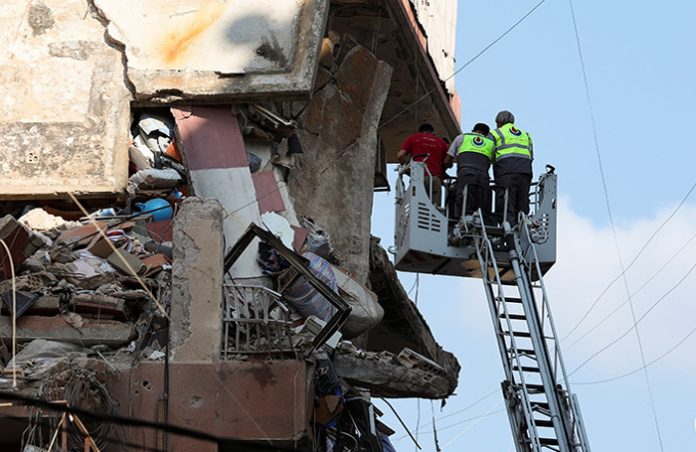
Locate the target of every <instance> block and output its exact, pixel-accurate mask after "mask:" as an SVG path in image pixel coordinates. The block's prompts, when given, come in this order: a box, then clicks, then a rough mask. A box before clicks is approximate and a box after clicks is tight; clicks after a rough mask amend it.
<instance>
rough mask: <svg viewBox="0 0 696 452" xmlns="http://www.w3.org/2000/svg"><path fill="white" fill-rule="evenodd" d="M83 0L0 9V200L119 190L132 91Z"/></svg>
mask: <svg viewBox="0 0 696 452" xmlns="http://www.w3.org/2000/svg"><path fill="white" fill-rule="evenodd" d="M121 59H122V55H121V52H120V51H119V50H118V49H116V48H114V47H113V46H111V45H109V44H107V43H106V42H105V40H104V26H103V25H102V23H100V21H99V18H98V16H97V15H96V13H95V11H93V9H92V7H91V5H90V3H89V2H88V1H86V0H44V1H41V0H32V1H29V0H20V1H13V2H4V4H3V7H2V8H1V9H0V110H2V112H3V115H2V116H0V162H2V163H0V176H1V177H0V199H1V198H5V199H7V198H21V197H28V196H30V195H36V194H43V195H52V194H54V193H55V192H57V191H59V192H67V191H74V192H78V193H79V192H82V193H104V192H106V193H109V192H116V191H120V190H122V189H123V188H125V185H126V182H127V176H128V174H127V169H128V168H127V165H128V136H127V130H128V124H129V121H130V100H131V95H130V92H129V91H128V89H127V86H126V82H125V81H124V74H123V65H122V61H121Z"/></svg>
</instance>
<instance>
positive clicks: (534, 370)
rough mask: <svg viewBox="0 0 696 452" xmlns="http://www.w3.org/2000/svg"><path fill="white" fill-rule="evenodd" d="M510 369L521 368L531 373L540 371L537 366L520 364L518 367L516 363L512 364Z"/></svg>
mask: <svg viewBox="0 0 696 452" xmlns="http://www.w3.org/2000/svg"><path fill="white" fill-rule="evenodd" d="M512 370H522V372H532V373H537V374H538V373H541V371H540V370H539V368H538V367H531V366H522V367H519V366H518V365H517V364H515V365H514V366H512Z"/></svg>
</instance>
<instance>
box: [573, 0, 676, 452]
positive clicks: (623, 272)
mask: <svg viewBox="0 0 696 452" xmlns="http://www.w3.org/2000/svg"><path fill="white" fill-rule="evenodd" d="M568 4H569V6H570V15H571V18H572V20H573V31H574V32H575V41H576V44H577V49H578V56H579V58H580V67H581V69H582V77H583V82H584V85H585V96H586V98H587V106H588V109H589V112H590V120H591V123H592V135H593V137H594V144H595V151H596V154H597V163H598V165H599V173H600V176H601V179H602V189H603V191H604V200H605V202H606V207H607V214H608V215H609V225H610V226H611V231H612V236H613V237H614V245H615V247H616V254H617V256H618V259H619V266H620V269H621V276H622V278H623V283H624V289H625V290H626V294H627V295H628V304H629V306H630V307H631V318H632V320H633V325H634V327H635V331H636V339H637V341H638V349H639V351H640V359H641V362H642V363H643V368H644V369H643V371H644V373H645V383H646V385H647V389H648V397H649V399H650V407H651V409H652V414H653V420H654V421H655V430H656V432H657V441H658V443H659V445H660V450H661V451H662V452H664V446H663V444H662V433H661V432H660V422H659V420H658V417H657V409H656V407H655V397H654V396H653V390H652V385H651V383H650V375H649V374H648V369H647V366H646V365H645V364H646V363H645V351H644V349H643V341H642V340H641V337H640V331H639V329H638V322H637V319H636V312H635V308H634V306H633V301H632V299H631V290H630V288H629V286H628V278H627V277H626V268H625V267H624V263H623V258H622V256H621V249H620V248H619V239H618V237H617V234H616V225H615V224H614V216H613V214H612V210H611V202H610V200H609V190H608V189H607V180H606V176H605V173H604V167H603V165H602V153H601V152H600V148H599V139H598V137H597V123H596V121H595V116H594V108H593V106H592V97H591V95H590V84H589V82H588V79H587V68H586V67H585V58H584V57H583V54H582V45H581V43H580V32H579V31H578V23H577V19H576V17H575V9H574V8H573V0H568Z"/></svg>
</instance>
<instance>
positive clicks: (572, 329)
mask: <svg viewBox="0 0 696 452" xmlns="http://www.w3.org/2000/svg"><path fill="white" fill-rule="evenodd" d="M694 189H696V182H695V183H694V184H693V185H692V186H691V188H690V189H689V191H688V192H687V193H686V195H684V197H683V198H682V199H681V201H679V204H678V205H677V207H675V208H674V210H673V211H672V213H670V214H669V216H667V218H665V220H664V221H663V222H662V223H661V224H660V226H658V228H657V229H655V231H653V233H652V234H651V235H650V237H648V239H647V240H646V241H645V243H643V246H642V247H641V248H640V250H638V253H636V255H635V256H634V257H633V259H632V260H631V262H629V263H628V265H627V266H626V268H625V270H624V271H623V272H621V273H619V274H618V275H616V277H615V278H614V279H612V280H611V282H610V283H609V284H608V285H607V286H606V287H605V288H604V289H603V290H602V292H601V293H600V294H599V296H597V298H595V300H594V301H593V302H592V305H591V306H590V308H589V309H588V310H587V311H586V312H585V314H584V315H583V316H582V318H581V319H580V320H578V321H577V323H576V324H575V325H574V326H573V327H572V328H571V329H570V331H569V332H568V333H566V335H565V337H564V338H563V339H562V340H561V341H565V340H566V339H568V337H569V336H570V335H571V334H573V332H574V331H575V330H576V329H578V327H579V326H580V325H581V324H582V323H583V322H584V321H585V319H587V317H588V316H589V315H590V313H591V312H592V311H593V310H594V308H595V307H596V306H597V304H598V303H599V300H601V299H602V297H603V296H604V295H605V294H606V293H607V291H608V290H609V289H610V288H611V287H612V286H613V285H614V284H615V283H616V281H618V280H619V279H621V278H622V277H623V276H624V274H625V272H627V271H628V270H629V269H630V268H631V267H632V266H633V264H635V263H636V261H637V260H638V258H639V257H640V256H641V254H643V251H645V249H646V248H647V247H648V245H649V244H650V242H652V240H653V239H654V238H655V237H656V236H657V234H658V233H659V232H660V231H661V230H662V228H664V227H665V226H666V225H667V223H669V221H670V220H671V219H672V218H673V217H674V215H676V213H677V212H679V210H680V209H681V208H682V206H683V205H684V203H685V202H686V200H687V199H689V197H690V196H691V193H693V191H694Z"/></svg>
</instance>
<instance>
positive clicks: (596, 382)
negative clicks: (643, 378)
mask: <svg viewBox="0 0 696 452" xmlns="http://www.w3.org/2000/svg"><path fill="white" fill-rule="evenodd" d="M694 333H696V328H694V329H692V330H691V331H689V333H688V334H687V335H686V336H684V337H683V338H681V339H680V340H679V342H677V343H676V344H674V345H673V346H672V347H671V348H669V349H668V350H667V351H666V352H664V353H663V354H661V355H660V356H658V357H657V358H655V359H653V360H652V361H650V362H649V363H648V364H647V365H646V366H641V367H639V368H638V369H635V370H632V371H630V372H626V373H624V374H621V375H617V376H615V377H611V378H605V379H602V380H595V381H584V382H573V384H575V385H596V384H602V383H609V382H612V381H616V380H621V379H622V378H626V377H629V376H631V375H633V374H636V373H638V372H640V371H642V370H643V369H645V368H646V367H650V366H652V365H653V364H656V363H658V362H659V361H662V360H663V359H664V358H666V357H667V356H669V355H670V354H671V353H672V352H674V351H675V350H676V349H677V348H679V347H680V346H681V345H682V344H683V343H684V342H686V341H687V340H688V339H689V338H690V337H691V336H693V335H694Z"/></svg>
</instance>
